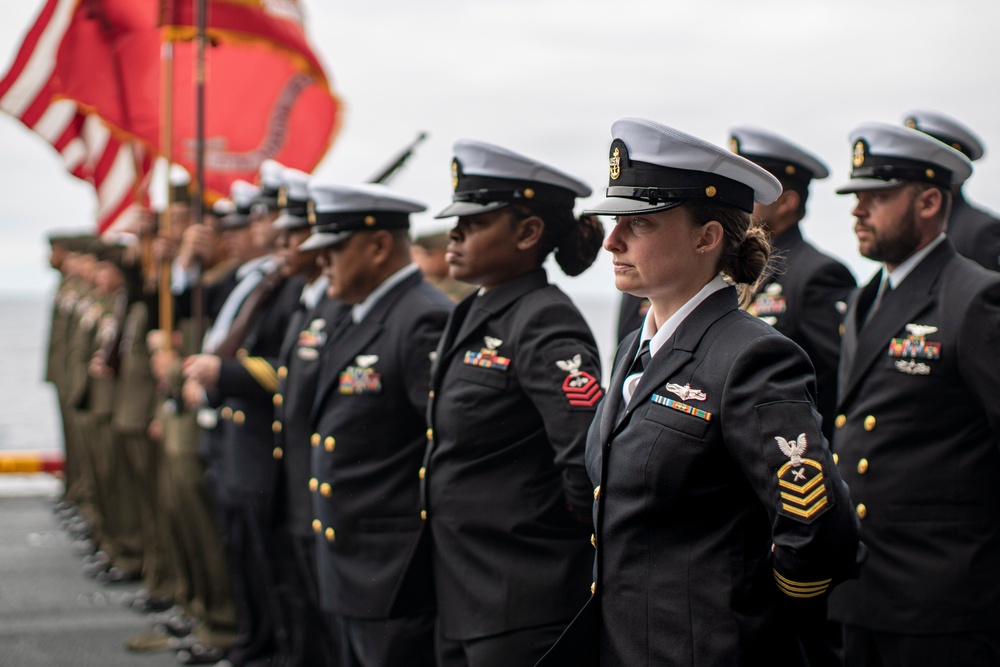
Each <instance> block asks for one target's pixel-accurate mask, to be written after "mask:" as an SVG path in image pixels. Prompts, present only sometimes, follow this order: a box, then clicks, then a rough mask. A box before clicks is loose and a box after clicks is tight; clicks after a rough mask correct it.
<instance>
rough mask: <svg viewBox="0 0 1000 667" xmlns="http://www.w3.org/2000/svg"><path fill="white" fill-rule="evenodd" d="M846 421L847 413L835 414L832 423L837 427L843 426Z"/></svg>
mask: <svg viewBox="0 0 1000 667" xmlns="http://www.w3.org/2000/svg"><path fill="white" fill-rule="evenodd" d="M846 423H847V415H837V419H836V420H834V422H833V425H834V426H836V427H837V428H844V424H846Z"/></svg>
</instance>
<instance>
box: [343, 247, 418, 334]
mask: <svg viewBox="0 0 1000 667" xmlns="http://www.w3.org/2000/svg"><path fill="white" fill-rule="evenodd" d="M419 270H420V269H418V268H417V265H416V264H413V263H412V262H411V263H409V264H407V265H406V266H404V267H403V268H401V269H400V270H399V271H396V272H395V273H394V274H392V275H391V276H389V277H388V278H386V279H385V280H383V281H382V284H381V285H379V286H378V287H376V288H375V289H374V290H372V293H371V294H369V295H368V298H366V299H365V300H364V301H362V302H361V303H359V304H356V305H355V306H354V307H352V308H351V319H352V320H354V323H355V324H358V323H360V322H362V321H363V320H364V319H365V318H366V317H368V313H370V312H371V311H372V308H374V307H375V305H376V304H377V303H378V302H379V301H380V300H381V299H382V297H383V296H385V294H386V292H388V291H389V290H391V289H392V288H393V287H395V286H396V285H398V284H399V283H401V282H403V281H404V280H406V279H407V278H408V277H410V276H411V275H412V274H414V273H416V272H417V271H419Z"/></svg>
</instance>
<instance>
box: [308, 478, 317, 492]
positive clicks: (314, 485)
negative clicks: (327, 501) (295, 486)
mask: <svg viewBox="0 0 1000 667" xmlns="http://www.w3.org/2000/svg"><path fill="white" fill-rule="evenodd" d="M318 488H319V480H318V479H316V478H315V477H313V478H312V479H311V480H309V490H310V491H315V490H316V489H318Z"/></svg>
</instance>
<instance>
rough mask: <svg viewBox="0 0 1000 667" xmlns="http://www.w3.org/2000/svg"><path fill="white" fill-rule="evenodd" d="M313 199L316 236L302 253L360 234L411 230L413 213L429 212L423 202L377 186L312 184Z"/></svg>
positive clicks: (312, 219)
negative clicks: (361, 232) (375, 231)
mask: <svg viewBox="0 0 1000 667" xmlns="http://www.w3.org/2000/svg"><path fill="white" fill-rule="evenodd" d="M309 199H310V200H311V201H310V204H311V206H310V209H311V210H310V212H309V222H310V224H311V225H312V234H311V235H310V237H309V238H308V239H306V241H305V242H304V243H303V244H302V245H301V246H299V249H300V250H315V249H317V248H325V247H327V246H331V245H336V244H338V243H341V242H343V241H346V240H347V239H348V238H350V237H351V236H352V235H353V234H354V233H355V232H359V231H370V230H376V229H409V226H410V214H411V213H418V212H420V211H426V210H427V207H426V206H425V205H424V204H422V203H421V202H418V201H416V200H414V199H410V198H409V197H406V196H404V195H401V194H399V193H398V192H396V191H394V190H391V189H390V188H388V187H386V186H384V185H378V184H375V183H362V184H359V185H339V184H332V183H316V182H310V183H309Z"/></svg>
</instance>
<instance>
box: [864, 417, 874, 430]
mask: <svg viewBox="0 0 1000 667" xmlns="http://www.w3.org/2000/svg"><path fill="white" fill-rule="evenodd" d="M865 430H866V431H874V430H875V417H874V416H873V415H868V416H867V417H865Z"/></svg>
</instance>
